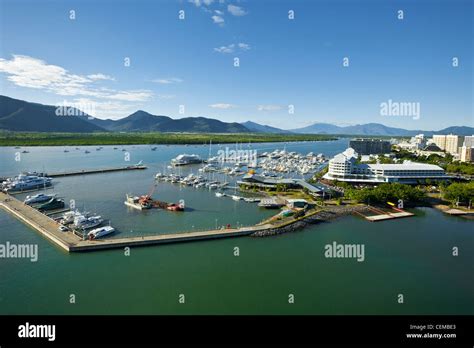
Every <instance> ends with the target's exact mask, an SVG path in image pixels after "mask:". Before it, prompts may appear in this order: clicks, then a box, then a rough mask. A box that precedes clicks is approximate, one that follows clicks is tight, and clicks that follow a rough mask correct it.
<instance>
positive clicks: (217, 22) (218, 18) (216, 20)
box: [211, 15, 225, 25]
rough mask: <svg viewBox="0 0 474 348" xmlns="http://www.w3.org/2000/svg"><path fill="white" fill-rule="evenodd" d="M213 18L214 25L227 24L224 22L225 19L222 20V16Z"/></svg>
mask: <svg viewBox="0 0 474 348" xmlns="http://www.w3.org/2000/svg"><path fill="white" fill-rule="evenodd" d="M211 18H212V21H213V22H214V23H216V24H219V25H223V24H224V22H225V21H224V18H222V17H221V16H216V15H214V16H212V17H211Z"/></svg>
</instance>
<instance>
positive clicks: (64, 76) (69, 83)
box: [0, 55, 153, 112]
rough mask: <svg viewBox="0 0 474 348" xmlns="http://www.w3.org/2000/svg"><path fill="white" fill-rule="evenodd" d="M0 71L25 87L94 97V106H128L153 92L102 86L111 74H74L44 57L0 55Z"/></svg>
mask: <svg viewBox="0 0 474 348" xmlns="http://www.w3.org/2000/svg"><path fill="white" fill-rule="evenodd" d="M0 73H4V74H5V75H6V79H7V80H8V81H10V82H11V83H13V84H15V85H17V86H20V87H25V88H33V89H38V90H43V91H45V92H50V93H54V94H56V95H58V96H70V97H74V98H75V99H76V100H82V101H84V100H92V99H90V98H97V99H98V100H99V101H97V102H96V103H97V105H102V109H101V108H100V107H98V108H97V110H103V111H104V112H105V111H106V110H109V111H112V110H129V109H133V104H132V105H130V104H127V103H136V102H144V101H147V100H149V99H150V98H151V97H152V96H153V92H152V91H149V90H142V89H140V90H116V89H110V88H105V87H101V86H100V83H101V82H102V81H104V80H114V78H113V77H111V76H108V75H105V74H102V73H95V74H90V75H77V74H73V73H70V72H69V71H68V70H66V69H65V68H63V67H60V66H57V65H52V64H48V63H46V62H45V61H43V60H41V59H37V58H33V57H29V56H23V55H13V57H12V58H11V59H9V60H8V59H3V58H0Z"/></svg>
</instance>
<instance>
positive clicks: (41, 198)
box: [23, 193, 56, 205]
mask: <svg viewBox="0 0 474 348" xmlns="http://www.w3.org/2000/svg"><path fill="white" fill-rule="evenodd" d="M55 196H56V194H50V195H47V194H44V193H39V194H37V195H33V196H26V198H25V200H24V202H23V203H25V204H28V205H30V204H35V203H42V202H46V201H49V200H51V198H54V197H55Z"/></svg>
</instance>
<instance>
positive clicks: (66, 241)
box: [0, 192, 275, 252]
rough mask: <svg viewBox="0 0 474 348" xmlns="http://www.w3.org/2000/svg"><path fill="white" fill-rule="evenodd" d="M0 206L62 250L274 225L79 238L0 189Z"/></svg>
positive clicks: (223, 234) (222, 234)
mask: <svg viewBox="0 0 474 348" xmlns="http://www.w3.org/2000/svg"><path fill="white" fill-rule="evenodd" d="M0 208H2V209H4V210H6V211H7V212H9V213H11V214H12V215H13V216H15V217H16V218H18V219H19V220H20V221H22V222H24V223H25V224H26V225H28V226H30V227H32V228H33V229H35V230H36V231H38V232H39V233H41V234H42V235H43V236H45V237H46V238H47V239H49V240H50V241H52V242H53V243H55V244H56V245H58V246H60V247H61V248H62V249H64V250H66V251H69V252H73V251H93V250H103V249H113V248H124V247H133V246H144V245H154V244H164V243H177V242H186V241H194V240H206V239H217V238H228V237H239V236H247V235H251V234H253V233H255V232H259V231H264V230H268V229H272V228H275V226H274V225H271V224H265V225H256V226H251V227H242V228H226V229H219V230H209V231H196V232H185V233H173V234H162V235H151V236H141V237H126V238H104V239H97V240H81V239H80V238H79V237H78V236H77V235H75V234H73V233H72V232H62V231H60V230H59V226H60V224H59V223H58V222H56V221H54V220H53V219H52V218H50V217H48V216H46V215H45V214H42V213H40V212H39V211H37V210H36V209H34V208H32V207H30V206H28V205H26V204H24V203H23V202H21V201H19V200H17V199H16V198H14V197H12V196H10V195H8V194H5V193H2V192H0Z"/></svg>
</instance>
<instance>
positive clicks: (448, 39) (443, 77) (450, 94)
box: [0, 0, 474, 130]
mask: <svg viewBox="0 0 474 348" xmlns="http://www.w3.org/2000/svg"><path fill="white" fill-rule="evenodd" d="M180 11H183V12H180ZM290 11H293V12H292V13H293V14H294V16H293V17H292V18H289V17H291V16H290ZM400 11H403V14H401V12H400ZM183 14H184V18H183ZM180 15H181V18H180ZM473 38H474V32H473V2H472V1H470V0H443V1H441V0H431V1H428V0H410V1H391V0H360V1H356V0H345V1H342V0H333V1H329V0H327V1H320V0H313V1H310V0H293V1H289V0H285V1H284V0H249V1H244V0H241V1H238V0H181V1H180V0H155V1H151V0H150V1H145V0H133V1H132V0H115V1H112V0H102V1H96V0H95V1H89V0H80V1H71V0H63V1H60V0H57V1H43V0H0V94H2V95H6V96H9V97H13V98H18V99H22V100H27V101H31V102H37V103H42V104H51V105H59V104H67V105H73V106H77V107H79V108H81V109H83V110H84V111H86V112H89V113H91V114H92V115H93V116H96V117H98V118H112V119H118V118H122V117H125V116H127V115H129V114H131V113H133V112H134V111H136V110H145V111H147V112H149V113H151V114H155V115H168V116H171V117H173V118H182V117H189V116H205V117H211V118H217V119H219V120H222V121H225V122H245V121H248V120H251V121H254V122H258V123H261V124H267V125H271V126H275V127H279V128H284V129H294V128H299V127H304V126H307V125H310V124H313V123H316V122H325V123H332V124H336V125H355V124H362V123H371V122H374V123H382V124H385V125H387V126H392V127H400V128H406V129H423V130H439V129H442V128H445V127H448V126H474V113H473V109H474V107H473V67H472V64H473V61H474V60H473ZM236 58H238V60H239V66H235V59H236ZM346 58H347V59H346ZM345 59H346V60H345ZM455 60H457V64H456V63H454V62H455ZM347 63H348V64H347ZM389 101H391V103H392V104H393V103H395V104H393V105H396V104H397V103H413V104H410V105H413V106H415V105H416V106H418V107H419V114H418V115H417V116H418V117H413V115H412V114H410V113H401V114H400V113H399V114H397V113H396V112H392V113H389V114H386V113H383V112H381V109H382V107H381V105H382V104H383V103H388V102H389ZM385 105H386V104H385ZM405 105H406V104H405Z"/></svg>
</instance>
